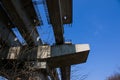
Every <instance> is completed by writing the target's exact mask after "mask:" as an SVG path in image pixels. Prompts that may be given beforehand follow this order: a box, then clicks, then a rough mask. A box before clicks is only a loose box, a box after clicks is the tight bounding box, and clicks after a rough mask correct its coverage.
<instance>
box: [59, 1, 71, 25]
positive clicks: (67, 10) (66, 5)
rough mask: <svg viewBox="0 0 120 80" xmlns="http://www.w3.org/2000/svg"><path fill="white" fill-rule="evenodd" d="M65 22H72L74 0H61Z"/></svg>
mask: <svg viewBox="0 0 120 80" xmlns="http://www.w3.org/2000/svg"><path fill="white" fill-rule="evenodd" d="M60 5H61V12H62V21H63V24H70V23H72V0H60Z"/></svg>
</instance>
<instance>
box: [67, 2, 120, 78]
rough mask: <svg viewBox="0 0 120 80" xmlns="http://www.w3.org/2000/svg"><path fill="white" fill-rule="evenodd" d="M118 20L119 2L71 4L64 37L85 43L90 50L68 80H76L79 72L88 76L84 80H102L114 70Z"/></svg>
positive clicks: (118, 48)
mask: <svg viewBox="0 0 120 80" xmlns="http://www.w3.org/2000/svg"><path fill="white" fill-rule="evenodd" d="M119 21H120V0H74V1H73V24H72V27H71V28H68V27H66V29H65V37H66V38H68V39H71V40H72V42H73V43H89V44H90V46H91V51H90V54H89V57H88V60H87V62H86V63H85V64H79V65H77V67H74V68H73V69H72V70H73V73H72V74H73V75H74V76H72V80H79V77H80V76H79V75H78V74H80V75H81V73H83V74H88V76H87V78H86V79H85V80H105V79H106V77H108V76H110V75H112V74H114V73H115V72H117V71H118V68H119V67H120V63H119V61H120V58H119V56H120V42H119V41H120V37H119V35H120V31H119V30H120V22H119ZM74 69H77V72H74ZM75 74H77V75H75ZM77 78H78V79H77Z"/></svg>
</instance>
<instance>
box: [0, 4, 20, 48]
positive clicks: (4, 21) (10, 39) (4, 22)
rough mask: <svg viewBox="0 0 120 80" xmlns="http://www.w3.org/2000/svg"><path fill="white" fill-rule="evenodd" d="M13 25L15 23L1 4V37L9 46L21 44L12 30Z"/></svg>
mask: <svg viewBox="0 0 120 80" xmlns="http://www.w3.org/2000/svg"><path fill="white" fill-rule="evenodd" d="M12 25H13V24H12V23H11V21H10V19H9V18H8V16H7V15H6V14H5V12H4V10H3V8H2V6H1V5H0V38H1V39H2V40H3V41H5V43H6V44H7V45H8V46H20V43H19V41H18V40H16V41H15V38H16V37H15V35H14V34H13V33H12V31H11V30H10V29H11V28H10V27H9V26H12Z"/></svg>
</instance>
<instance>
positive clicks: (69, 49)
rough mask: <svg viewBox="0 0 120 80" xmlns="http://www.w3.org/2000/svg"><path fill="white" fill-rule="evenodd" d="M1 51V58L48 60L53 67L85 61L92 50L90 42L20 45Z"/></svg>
mask: <svg viewBox="0 0 120 80" xmlns="http://www.w3.org/2000/svg"><path fill="white" fill-rule="evenodd" d="M8 49H9V52H8V53H5V51H6V50H3V51H1V52H2V53H0V55H3V56H0V59H2V60H3V59H8V60H18V61H36V60H37V61H38V62H47V64H48V65H49V66H51V67H63V66H69V65H73V64H79V63H84V62H86V60H87V57H88V53H89V51H90V48H89V45H88V44H77V45H59V46H52V47H50V46H48V45H44V46H39V47H34V48H32V49H29V48H27V49H25V48H22V47H21V48H20V47H11V48H8ZM3 53H5V54H3Z"/></svg>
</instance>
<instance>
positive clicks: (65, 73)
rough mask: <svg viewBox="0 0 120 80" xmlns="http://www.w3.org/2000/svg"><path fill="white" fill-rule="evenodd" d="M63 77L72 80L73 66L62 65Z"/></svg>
mask: <svg viewBox="0 0 120 80" xmlns="http://www.w3.org/2000/svg"><path fill="white" fill-rule="evenodd" d="M60 69H61V79H62V80H70V73H71V66H66V67H61V68H60Z"/></svg>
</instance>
